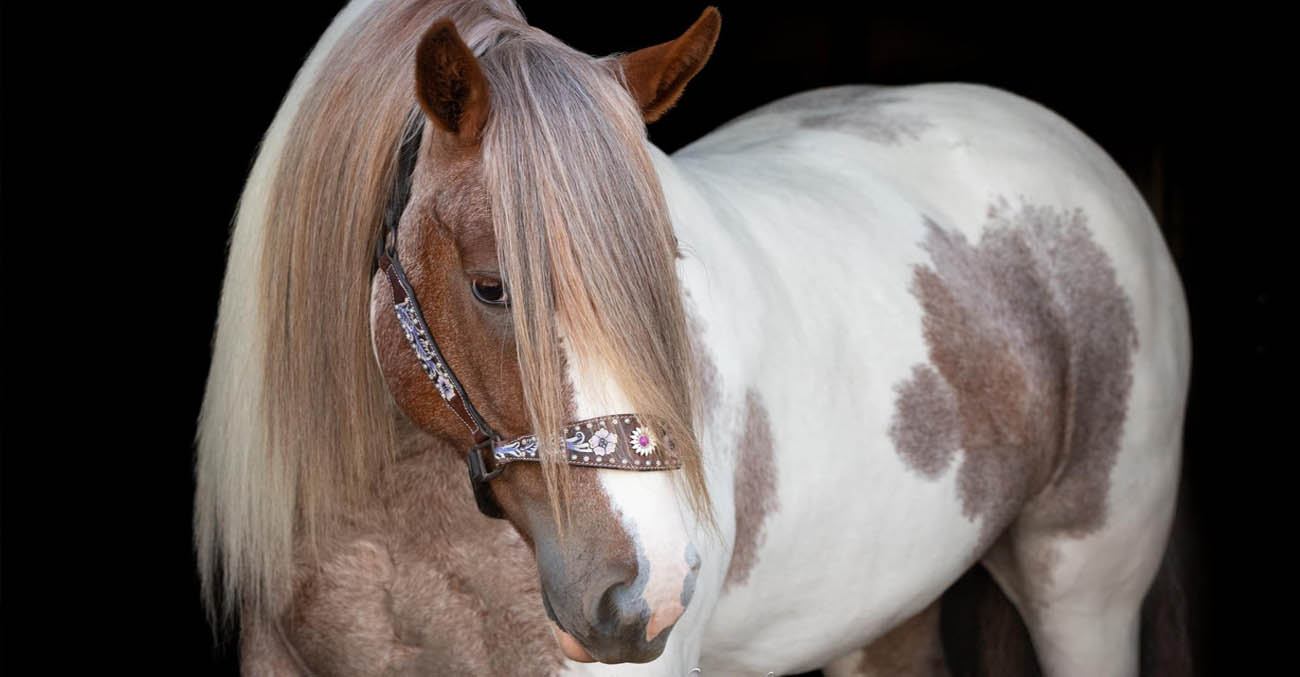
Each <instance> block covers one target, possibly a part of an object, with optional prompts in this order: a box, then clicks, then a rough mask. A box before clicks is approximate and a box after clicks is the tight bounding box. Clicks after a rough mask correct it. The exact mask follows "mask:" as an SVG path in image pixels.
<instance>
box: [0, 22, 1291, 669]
mask: <svg viewBox="0 0 1300 677" xmlns="http://www.w3.org/2000/svg"><path fill="white" fill-rule="evenodd" d="M522 4H523V8H524V11H525V13H526V14H527V15H528V16H529V18H530V20H531V21H532V22H533V23H534V24H536V25H538V26H540V27H542V28H544V29H546V30H548V31H549V32H551V33H553V34H555V35H557V36H559V37H560V38H561V39H563V40H565V41H567V42H569V43H570V44H572V45H574V46H575V47H577V48H579V49H581V50H583V51H586V52H588V53H593V54H603V53H607V52H612V51H624V50H631V49H636V48H639V47H642V46H646V45H650V44H653V43H657V42H661V41H664V40H667V39H670V38H672V37H674V36H676V35H678V34H679V33H680V32H681V31H682V30H684V29H685V28H686V27H687V26H688V25H689V24H690V23H691V22H692V21H693V20H694V19H695V18H696V17H697V16H698V14H699V11H700V10H701V9H702V7H703V3H702V2H699V1H693V2H678V1H673V2H655V3H648V4H644V5H631V4H629V5H626V6H624V5H617V7H616V8H614V9H611V8H610V7H607V6H603V5H606V3H595V2H565V3H546V2H540V1H531V2H530V1H525V2H523V3H522ZM717 4H718V5H719V6H720V9H721V10H722V15H723V29H722V37H721V39H720V41H719V43H718V46H717V49H716V51H715V53H714V56H713V59H712V61H711V62H710V63H709V65H708V66H707V67H706V68H705V70H704V71H703V72H702V73H701V74H700V75H699V76H698V77H697V78H696V79H695V81H694V82H693V83H692V84H691V85H690V86H689V87H688V88H687V91H686V94H685V96H684V98H683V99H682V101H681V102H680V104H679V105H678V106H677V108H676V109H674V110H673V111H671V112H670V113H669V114H668V115H667V116H666V117H665V118H664V119H663V120H661V121H660V122H658V123H656V124H655V125H654V126H653V127H652V128H651V137H652V139H653V141H654V142H655V143H657V144H658V145H659V146H661V147H662V148H664V149H665V150H667V151H672V150H675V149H676V148H679V147H681V146H682V145H684V144H685V143H686V142H688V141H690V140H692V139H694V138H697V137H699V136H700V135H702V134H704V133H706V132H708V131H709V130H710V129H712V128H714V127H715V126H717V125H718V124H720V123H722V122H724V121H726V120H728V119H730V118H731V117H733V116H735V115H737V114H739V113H741V112H744V111H746V110H748V109H750V108H752V107H754V106H757V105H759V104H762V103H764V102H767V101H770V100H772V99H775V98H778V97H780V96H783V95H785V94H789V93H793V92H797V91H800V90H804V89H808V88H812V87H818V86H823V85H833V84H844V83H857V82H873V83H884V84H905V83H914V82H924V81H944V80H949V81H971V82H980V83H986V84H991V85H995V86H999V87H1003V88H1006V89H1009V90H1011V91H1014V92H1017V93H1019V94H1022V95H1024V96H1027V97H1030V98H1033V99H1036V100H1038V101H1039V102H1042V103H1044V104H1046V105H1047V106H1049V107H1050V108H1053V109H1054V110H1056V111H1057V112H1059V113H1061V114H1063V115H1064V116H1065V117H1067V118H1068V119H1070V120H1072V121H1073V122H1074V123H1075V124H1076V125H1077V126H1079V127H1080V128H1081V129H1082V130H1083V131H1084V132H1086V133H1087V134H1089V135H1091V136H1092V137H1093V138H1094V139H1095V140H1097V142H1098V143H1100V144H1101V145H1102V147H1104V148H1105V149H1106V150H1107V151H1108V152H1109V153H1110V154H1111V155H1112V156H1113V157H1114V158H1115V159H1116V160H1117V161H1118V162H1119V163H1120V164H1121V165H1122V166H1123V167H1124V169H1125V170H1126V171H1127V172H1128V173H1129V175H1130V176H1131V177H1132V178H1133V179H1134V181H1135V182H1136V183H1137V184H1138V186H1139V187H1140V188H1141V190H1142V192H1143V194H1144V195H1145V196H1146V197H1147V200H1148V202H1149V203H1150V205H1151V207H1152V209H1153V210H1154V212H1155V214H1156V216H1157V218H1158V219H1159V221H1160V223H1161V225H1162V228H1163V229H1164V233H1165V237H1166V240H1167V241H1168V242H1169V245H1170V248H1171V250H1172V252H1173V254H1174V258H1175V261H1176V263H1177V265H1178V267H1179V270H1180V272H1181V274H1182V278H1183V281H1184V284H1185V287H1186V290H1187V295H1188V299H1189V304H1190V308H1191V318H1192V329H1193V346H1194V360H1193V385H1192V394H1191V402H1190V411H1189V418H1188V423H1187V429H1186V439H1187V442H1186V468H1185V469H1186V477H1185V479H1186V482H1185V492H1184V497H1185V499H1186V500H1185V505H1184V508H1185V511H1184V512H1185V515H1184V516H1185V517H1187V518H1188V520H1187V523H1188V525H1189V526H1188V534H1189V536H1190V537H1191V540H1192V541H1193V545H1194V546H1195V548H1194V550H1193V552H1195V553H1196V554H1197V557H1196V559H1195V560H1194V562H1193V566H1192V570H1191V587H1190V589H1189V592H1190V593H1191V596H1192V598H1193V600H1194V604H1193V611H1194V612H1195V614H1196V619H1197V623H1196V625H1195V627H1194V628H1193V630H1194V632H1195V637H1196V640H1197V648H1198V652H1199V653H1200V658H1201V660H1202V665H1203V666H1207V667H1212V668H1218V669H1216V670H1213V671H1211V672H1210V673H1209V674H1213V673H1217V672H1218V671H1220V669H1229V668H1230V669H1231V670H1232V671H1233V672H1251V671H1253V669H1254V668H1253V667H1251V666H1256V667H1257V666H1261V665H1263V664H1264V663H1265V662H1267V661H1269V660H1271V659H1272V658H1273V657H1274V656H1275V655H1278V654H1279V653H1281V652H1282V651H1283V650H1284V648H1285V644H1279V643H1278V642H1276V641H1274V640H1273V638H1272V635H1271V634H1270V633H1271V632H1273V631H1271V630H1270V628H1271V627H1274V626H1273V621H1270V620H1267V618H1268V617H1267V616H1266V615H1265V614H1266V613H1267V612H1268V610H1270V609H1274V610H1276V609H1283V608H1285V607H1283V606H1282V605H1283V602H1282V595H1283V594H1284V593H1282V592H1280V591H1283V590H1285V588H1286V583H1285V582H1286V581H1288V580H1290V574H1289V572H1287V571H1286V568H1285V567H1284V566H1283V565H1282V564H1279V563H1277V562H1278V561H1279V559H1278V558H1279V555H1278V554H1277V549H1276V546H1275V544H1279V543H1285V541H1286V539H1287V537H1288V536H1289V535H1290V534H1292V533H1293V532H1294V530H1293V528H1291V527H1290V519H1291V516H1292V514H1293V511H1292V509H1291V508H1290V507H1289V501H1288V499H1289V493H1290V491H1289V488H1288V487H1287V486H1286V478H1287V477H1288V476H1290V475H1291V472H1292V471H1293V469H1294V465H1295V464H1294V462H1293V461H1292V460H1291V456H1292V455H1293V454H1294V453H1295V452H1296V449H1295V447H1296V445H1295V443H1294V442H1293V441H1288V440H1287V439H1286V438H1284V437H1283V436H1282V435H1281V434H1280V433H1279V432H1278V431H1279V430H1280V429H1281V428H1282V426H1281V425H1280V424H1281V423H1283V422H1284V421H1285V419H1283V418H1282V416H1283V415H1284V413H1285V410H1286V409H1289V405H1290V403H1291V402H1292V401H1294V399H1295V397H1294V395H1293V394H1292V393H1291V391H1290V389H1291V381H1290V380H1289V379H1288V378H1286V377H1284V374H1285V373H1286V372H1284V370H1283V367H1282V364H1281V363H1283V362H1285V363H1286V364H1287V366H1288V367H1289V363H1290V360H1289V357H1290V355H1289V352H1288V351H1286V350H1285V349H1284V345H1286V343H1284V341H1285V339H1286V338H1288V337H1289V331H1290V330H1288V329H1284V328H1283V324H1282V322H1281V320H1279V319H1277V318H1278V317H1279V316H1280V315H1283V314H1284V313H1286V312H1288V311H1290V310H1291V309H1293V308H1294V305H1295V304H1294V300H1293V297H1292V295H1291V290H1292V288H1291V287H1290V285H1289V283H1285V282H1284V278H1286V277H1288V276H1287V275H1285V274H1284V273H1285V272H1289V271H1288V270H1287V268H1286V266H1285V265H1284V264H1283V263H1282V254H1281V252H1283V251H1285V250H1284V248H1283V247H1282V245H1281V239H1280V238H1281V237H1282V235H1283V234H1284V233H1285V232H1286V231H1288V230H1290V229H1291V228H1292V221H1293V220H1294V217H1292V216H1291V214H1292V212H1291V211H1290V210H1289V209H1287V207H1290V206H1291V205H1293V204H1294V198H1293V197H1292V195H1293V194H1294V190H1293V189H1290V190H1288V189H1287V187H1285V186H1280V185H1274V184H1278V183H1280V182H1278V181H1276V179H1274V177H1286V176H1292V175H1293V174H1294V169H1293V168H1290V169H1289V170H1288V168H1286V167H1285V165H1284V166H1283V168H1282V169H1281V170H1276V169H1273V168H1271V165H1269V164H1267V160H1268V159H1269V158H1270V157H1282V158H1286V157H1290V156H1289V155H1288V154H1286V152H1285V151H1283V149H1282V148H1283V141H1284V140H1285V137H1286V136H1287V133H1286V132H1285V131H1281V130H1284V129H1285V126H1283V125H1281V124H1280V120H1279V118H1280V117H1281V116H1280V115H1279V114H1278V111H1281V110H1285V109H1283V108H1281V104H1280V103H1278V101H1277V100H1276V99H1277V98H1278V97H1280V96H1282V95H1283V94H1285V93H1286V90H1287V89H1288V88H1289V84H1291V83H1293V82H1294V77H1293V76H1288V77H1286V78H1280V77H1279V78H1275V77H1274V76H1273V75H1272V74H1270V73H1268V72H1267V70H1266V69H1267V68H1268V67H1269V66H1270V64H1272V63H1274V62H1276V61H1277V60H1278V57H1277V56H1276V55H1275V52H1281V51H1282V49H1283V48H1284V46H1285V43H1278V42H1276V41H1275V40H1273V39H1272V38H1271V37H1269V36H1268V30H1267V29H1268V28H1269V27H1270V26H1271V25H1273V24H1275V23H1276V22H1277V19H1276V18H1273V17H1267V16H1237V15H1232V16H1229V15H1224V14H1215V15H1187V14H1170V13H1153V14H1151V15H1142V14H1139V13H1136V12H1134V10H1133V9H1132V8H1127V9H1124V10H1122V11H1118V10H1117V11H1109V10H1106V11H1103V10H1099V9H1095V8H1091V7H1089V8H1088V9H1087V10H1086V11H1084V10H1082V9H1080V10H1078V11H1074V12H1066V11H1061V10H1058V11H1046V10H1044V9H1042V8H1040V9H1037V10H1033V11H1029V12H1023V11H1022V12H1016V13H996V12H978V13H975V12H969V11H967V12H963V13H950V12H948V11H945V10H942V9H940V8H937V7H930V6H927V7H926V8H924V11H920V12H915V13H906V14H905V13H899V12H896V11H892V10H890V9H888V8H885V7H883V6H881V7H875V6H871V5H872V3H863V4H862V5H865V6H862V5H860V4H859V3H846V4H845V6H833V5H827V4H818V3H794V4H792V5H791V8H790V9H789V10H788V11H786V12H784V13H779V14H778V13H773V12H771V11H770V10H767V9H762V8H760V4H759V3H754V2H730V1H723V2H718V3H717ZM339 6H340V5H339V4H338V3H320V4H319V5H312V6H308V7H283V8H268V7H267V5H266V3H234V4H233V5H229V6H219V7H218V6H211V7H203V8H181V7H174V8H171V9H167V10H143V9H111V10H110V9H84V8H62V7H61V8H58V9H54V10H41V11H30V10H26V9H15V8H13V7H11V6H9V5H6V6H4V8H3V12H4V15H3V29H4V36H3V50H4V51H3V68H4V73H3V96H4V113H3V115H4V146H3V170H2V174H0V180H2V182H3V183H2V188H0V194H2V195H3V200H4V206H3V208H4V212H3V217H4V221H3V225H4V246H3V257H4V275H5V286H4V294H5V304H4V332H3V335H4V336H5V341H6V347H5V350H4V352H3V355H4V361H5V375H4V378H3V387H4V393H5V400H6V405H7V406H6V408H5V415H4V421H3V428H2V429H0V434H3V462H4V465H3V498H4V505H3V512H2V513H0V514H2V516H3V537H4V544H3V556H4V563H3V569H2V570H0V571H2V573H3V593H2V594H0V600H2V606H3V612H4V620H3V622H4V634H3V641H4V661H5V664H6V666H7V667H9V668H11V669H15V668H17V666H20V665H22V664H24V663H25V662H26V661H27V660H29V659H31V658H33V657H35V658H38V659H40V660H42V661H43V662H45V663H47V664H49V665H54V666H60V665H64V664H66V663H67V662H68V661H73V662H83V661H88V662H90V663H91V664H92V665H101V666H112V665H124V666H130V665H136V664H138V663H141V662H143V663H146V664H149V665H151V666H156V667H159V668H161V667H164V666H166V667H167V668H168V671H169V672H170V671H177V672H182V673H192V672H197V673H202V672H206V671H213V672H222V673H233V670H234V667H233V666H234V662H233V652H232V651H230V650H229V647H224V648H218V649H215V650H214V649H213V648H212V646H211V639H210V635H209V630H208V628H207V626H206V624H205V622H204V620H203V617H202V614H201V610H200V607H199V604H198V592H197V585H196V579H195V575H194V564H193V556H192V553H191V546H190V526H189V524H190V501H191V498H192V492H193V480H192V475H191V463H192V453H193V448H192V439H193V435H194V422H195V417H196V415H197V412H198V407H199V402H200V399H201V394H202V388H203V383H204V380H205V377H206V369H207V361H208V358H209V341H210V338H211V333H212V328H213V321H214V319H215V314H216V304H217V295H218V291H219V289H220V284H221V277H222V272H223V268H224V254H225V251H224V248H225V241H226V238H227V235H228V228H229V223H230V220H231V216H232V214H233V211H234V207H235V201H236V198H237V196H238V194H239V191H240V188H241V186H242V183H243V181H244V178H245V174H246V172H247V170H248V168H249V165H250V163H251V161H252V158H253V157H254V152H255V147H256V144H257V142H258V139H259V137H260V136H261V134H262V133H263V132H264V131H265V129H266V127H267V126H268V125H269V123H270V121H271V118H272V116H273V115H274V113H275V110H276V108H277V106H278V105H279V101H280V98H281V97H282V96H283V95H284V93H285V92H286V91H287V89H288V86H289V83H290V80H291V78H292V76H293V74H294V73H295V72H296V70H297V68H298V67H299V65H300V64H301V61H302V59H303V58H304V57H305V55H306V54H307V53H308V51H309V50H310V48H311V46H312V45H313V44H314V42H315V41H316V39H317V38H318V37H319V35H320V33H321V32H322V31H323V30H324V29H325V27H326V25H327V24H328V22H329V20H330V19H331V17H332V16H333V15H334V13H335V12H336V11H337V10H338V8H339ZM850 7H852V8H853V9H850ZM1275 171H1282V172H1287V171H1289V172H1290V173H1289V174H1287V173H1282V174H1274V172H1275ZM1291 625H1292V626H1293V625H1294V624H1293V623H1292V624H1291Z"/></svg>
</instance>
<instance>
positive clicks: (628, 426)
mask: <svg viewBox="0 0 1300 677" xmlns="http://www.w3.org/2000/svg"><path fill="white" fill-rule="evenodd" d="M422 129H423V124H422V123H421V122H420V121H419V120H417V122H416V124H414V125H412V126H411V127H410V128H409V129H407V130H406V133H405V135H404V139H403V141H402V146H401V149H400V151H399V159H398V165H397V186H396V188H395V189H394V192H393V197H392V199H391V200H389V202H388V206H387V208H386V209H385V211H384V226H383V227H384V229H383V232H381V233H380V235H379V242H378V244H377V246H376V248H375V265H376V266H377V268H378V269H379V270H382V271H384V273H385V274H386V275H387V276H388V281H389V283H390V285H391V286H392V289H393V311H394V312H396V313H397V321H398V323H399V324H400V325H401V327H402V333H403V334H405V335H406V340H407V342H408V343H410V345H411V350H413V351H414V352H415V357H416V359H417V360H419V362H420V366H421V367H423V368H424V373H425V374H428V376H429V380H430V381H433V384H434V387H435V388H437V390H438V394H439V395H441V396H442V399H443V401H444V402H446V403H447V406H449V407H451V410H452V411H453V412H454V413H455V414H456V417H457V418H459V419H460V420H461V422H462V423H464V424H465V426H466V427H467V428H468V429H469V432H470V434H471V435H472V436H473V437H474V444H473V445H471V446H470V448H469V452H468V454H466V456H465V461H466V463H467V464H468V465H469V483H470V486H471V487H472V488H473V489H474V499H475V501H476V502H477V503H478V509H479V510H480V511H481V512H482V513H483V514H484V515H487V516H488V517H495V518H501V517H504V513H503V512H502V511H501V506H500V505H498V504H497V502H496V499H495V498H493V497H492V492H491V491H490V489H489V486H488V483H489V482H491V481H492V480H493V479H495V478H496V477H498V476H500V475H501V473H502V472H503V471H504V470H505V468H506V466H507V465H508V464H510V463H514V462H518V461H532V462H540V461H541V458H540V456H539V454H538V441H537V437H536V436H534V435H525V436H523V437H520V438H517V439H514V440H511V441H509V442H504V441H502V439H501V436H500V435H498V434H497V433H496V431H494V430H493V429H492V427H491V426H489V425H488V423H487V421H485V420H484V419H483V416H482V415H481V414H479V412H478V410H477V409H475V408H474V404H473V403H472V402H471V401H470V399H469V395H468V394H466V392H465V386H464V385H463V384H461V382H460V379H458V378H456V374H455V373H454V372H453V371H452V370H451V366H450V365H448V364H447V360H446V358H444V357H443V356H442V351H441V350H439V349H438V343H437V341H435V340H434V339H433V333H432V332H430V331H429V325H428V323H427V322H425V321H424V314H423V313H422V312H421V311H420V304H419V302H418V301H416V300H415V290H414V289H412V288H411V284H410V282H409V281H407V279H406V273H405V272H404V271H403V270H402V264H401V263H400V262H399V261H398V258H397V228H398V225H399V222H400V221H401V216H402V212H403V211H404V210H405V209H406V203H407V201H409V200H410V197H411V177H412V174H413V173H414V171H415V161H416V158H417V156H418V153H419V149H420V136H421V133H422ZM563 435H564V438H565V439H564V446H565V452H564V460H565V461H566V462H567V463H568V464H569V465H576V466H584V467H591V468H607V469H612V470H673V469H676V468H680V467H681V466H682V464H681V461H680V460H679V459H678V458H677V457H676V455H674V454H673V453H672V450H671V449H670V448H667V447H668V446H669V445H661V444H656V442H655V438H654V436H653V434H652V433H651V430H650V427H649V426H647V425H645V424H644V423H642V422H641V420H640V419H639V418H638V417H637V415H636V414H613V415H608V416H599V417H596V418H589V419H584V420H582V421H577V422H573V423H569V424H567V425H566V426H565V427H564V430H563ZM489 452H490V453H489Z"/></svg>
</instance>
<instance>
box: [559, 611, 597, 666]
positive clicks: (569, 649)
mask: <svg viewBox="0 0 1300 677" xmlns="http://www.w3.org/2000/svg"><path fill="white" fill-rule="evenodd" d="M551 630H552V631H553V632H554V633H555V639H556V640H557V641H558V642H559V643H560V651H563V652H564V657H565V658H568V659H569V660H571V661H578V662H579V663H595V662H596V659H595V658H592V657H591V654H589V653H587V650H586V649H584V648H582V645H581V644H579V643H578V640H576V639H574V638H573V635H570V634H569V633H567V632H565V631H564V630H563V629H562V628H560V626H559V625H558V624H557V623H556V622H555V621H551Z"/></svg>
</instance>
